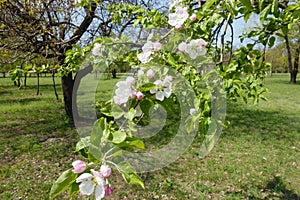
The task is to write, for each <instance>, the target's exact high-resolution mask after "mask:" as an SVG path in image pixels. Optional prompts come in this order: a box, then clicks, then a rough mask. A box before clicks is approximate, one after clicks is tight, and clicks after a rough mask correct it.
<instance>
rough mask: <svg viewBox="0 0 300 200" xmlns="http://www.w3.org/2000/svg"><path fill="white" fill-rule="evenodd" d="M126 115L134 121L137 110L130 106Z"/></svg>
mask: <svg viewBox="0 0 300 200" xmlns="http://www.w3.org/2000/svg"><path fill="white" fill-rule="evenodd" d="M124 117H125V118H126V119H128V120H129V121H132V120H133V118H134V117H135V110H134V108H130V110H129V111H128V112H126V113H125V115H124Z"/></svg>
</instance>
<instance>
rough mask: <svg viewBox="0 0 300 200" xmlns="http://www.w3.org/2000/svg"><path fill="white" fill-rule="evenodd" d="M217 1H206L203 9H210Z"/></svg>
mask: <svg viewBox="0 0 300 200" xmlns="http://www.w3.org/2000/svg"><path fill="white" fill-rule="evenodd" d="M215 2H216V0H208V1H206V2H205V4H204V6H203V10H208V9H209V8H210V7H211V6H212V5H213V4H214V3H215Z"/></svg>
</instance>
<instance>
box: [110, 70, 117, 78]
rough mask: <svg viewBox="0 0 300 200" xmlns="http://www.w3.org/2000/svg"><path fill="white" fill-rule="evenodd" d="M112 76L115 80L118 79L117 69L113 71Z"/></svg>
mask: <svg viewBox="0 0 300 200" xmlns="http://www.w3.org/2000/svg"><path fill="white" fill-rule="evenodd" d="M111 74H112V77H113V78H117V70H116V69H113V70H112V72H111Z"/></svg>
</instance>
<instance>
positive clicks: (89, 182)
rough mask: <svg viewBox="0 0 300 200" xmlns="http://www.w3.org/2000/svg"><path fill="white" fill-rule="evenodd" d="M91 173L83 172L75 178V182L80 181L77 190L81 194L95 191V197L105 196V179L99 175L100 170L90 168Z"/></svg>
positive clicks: (97, 199)
mask: <svg viewBox="0 0 300 200" xmlns="http://www.w3.org/2000/svg"><path fill="white" fill-rule="evenodd" d="M91 172H92V174H90V173H83V174H81V175H80V176H79V177H78V178H77V179H76V183H80V185H79V191H80V193H81V194H83V195H92V194H93V193H95V199H96V200H101V199H102V198H104V196H105V181H104V179H103V178H102V177H101V174H100V172H97V171H95V170H93V169H91Z"/></svg>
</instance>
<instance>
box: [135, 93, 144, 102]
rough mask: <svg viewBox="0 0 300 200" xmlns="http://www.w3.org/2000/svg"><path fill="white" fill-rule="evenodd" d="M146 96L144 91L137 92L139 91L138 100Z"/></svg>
mask: <svg viewBox="0 0 300 200" xmlns="http://www.w3.org/2000/svg"><path fill="white" fill-rule="evenodd" d="M144 96H145V95H144V94H143V93H142V92H137V93H136V98H137V99H138V100H141V99H143V98H144Z"/></svg>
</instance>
